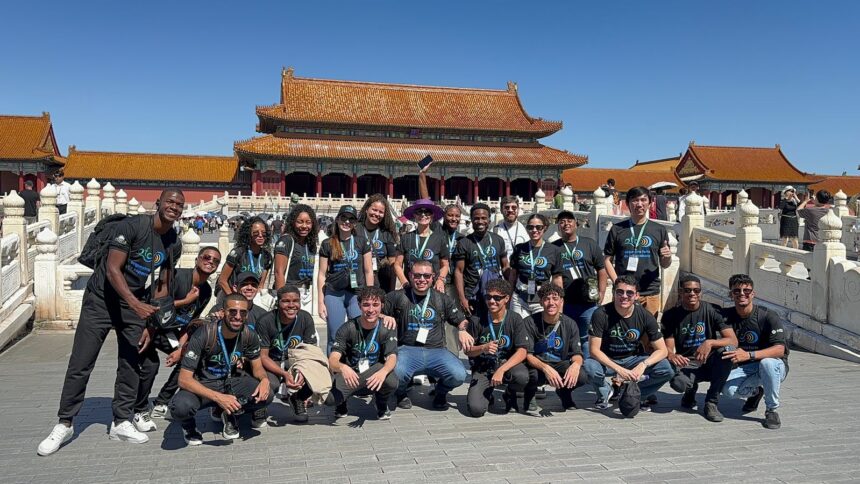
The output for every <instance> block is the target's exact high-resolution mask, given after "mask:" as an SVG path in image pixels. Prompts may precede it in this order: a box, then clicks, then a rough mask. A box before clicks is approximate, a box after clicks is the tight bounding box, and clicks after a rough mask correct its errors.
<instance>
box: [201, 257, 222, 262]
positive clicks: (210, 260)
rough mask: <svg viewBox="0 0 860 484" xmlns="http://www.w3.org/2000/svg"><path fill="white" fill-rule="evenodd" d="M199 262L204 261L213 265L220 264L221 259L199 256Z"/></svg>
mask: <svg viewBox="0 0 860 484" xmlns="http://www.w3.org/2000/svg"><path fill="white" fill-rule="evenodd" d="M200 259H201V260H205V261H206V262H214V263H215V264H217V263H219V262H221V259H219V258H217V257H215V256H213V255H201V256H200Z"/></svg>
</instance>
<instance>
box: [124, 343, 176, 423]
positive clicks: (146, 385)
mask: <svg viewBox="0 0 860 484" xmlns="http://www.w3.org/2000/svg"><path fill="white" fill-rule="evenodd" d="M174 334H176V333H175V332H174ZM176 339H177V340H178V339H179V335H178V334H176ZM174 349H175V348H174V347H173V346H172V345H171V344H170V340H168V339H167V334H165V333H162V332H158V333H156V335H155V336H153V341H152V343H151V344H150V345H149V348H147V350H146V351H145V352H144V353H143V354H142V355H140V383H139V384H138V386H137V400H136V401H135V403H134V412H135V413H140V412H145V411H147V410H148V409H149V393H150V392H151V391H152V385H153V384H155V377H156V376H157V375H158V367H159V366H161V360H160V358H159V356H158V352H159V351H160V352H162V353H164V354H165V355H169V354H170V353H172V352H173V350H174ZM172 370H173V371H172V372H171V373H170V377H169V378H168V379H167V382H166V383H165V384H164V386H163V387H161V391H160V392H159V393H158V397H157V398H156V399H155V404H156V405H166V404H167V402H169V401H170V399H171V398H172V397H173V394H174V393H176V390H178V389H179V363H177V364H175V365H173V368H172Z"/></svg>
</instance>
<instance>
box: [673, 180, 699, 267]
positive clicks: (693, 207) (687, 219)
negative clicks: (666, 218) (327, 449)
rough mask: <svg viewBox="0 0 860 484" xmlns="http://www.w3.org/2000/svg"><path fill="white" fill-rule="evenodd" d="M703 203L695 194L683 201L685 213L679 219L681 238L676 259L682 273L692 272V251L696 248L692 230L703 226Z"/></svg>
mask: <svg viewBox="0 0 860 484" xmlns="http://www.w3.org/2000/svg"><path fill="white" fill-rule="evenodd" d="M703 203H704V201H703V199H702V197H701V196H699V194H697V193H691V194H690V196H688V197H687V198H686V199H685V200H684V207H685V210H686V211H685V212H684V216H683V217H681V233H680V234H678V236H679V237H681V240H679V241H678V259H679V260H680V265H681V270H682V271H684V272H693V250H695V248H696V241H695V240H694V238H693V229H695V228H702V227H704V226H705V216H704V215H703V214H702V204H703Z"/></svg>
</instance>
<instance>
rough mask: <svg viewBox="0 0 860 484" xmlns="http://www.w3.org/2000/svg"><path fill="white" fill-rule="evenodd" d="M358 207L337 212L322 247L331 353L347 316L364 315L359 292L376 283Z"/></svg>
mask: <svg viewBox="0 0 860 484" xmlns="http://www.w3.org/2000/svg"><path fill="white" fill-rule="evenodd" d="M357 221H358V219H357V217H356V213H355V207H353V206H352V205H344V206H342V207H340V210H338V212H337V218H336V219H335V221H334V225H332V229H331V236H330V237H329V238H327V239H325V240H323V242H322V244H321V246H320V252H319V258H320V266H319V273H318V276H317V279H318V281H319V289H318V290H319V295H318V297H319V300H320V301H323V304H321V305H320V306H319V313H320V317H321V318H323V319H325V320H326V325H327V328H328V346H327V352H331V345H332V344H333V343H334V336H335V334H336V333H337V330H338V329H339V328H340V327H341V325H343V323H344V322H345V321H346V318H347V316H348V317H349V318H350V319H352V318H357V317H359V316H360V315H361V309H359V307H358V298H357V297H356V293H357V292H358V289H359V288H361V287H364V286H372V285H373V267H372V262H371V259H372V255H371V253H370V244H369V243H368V241H367V239H365V238H364V237H363V236H361V235H358V234H357V233H356V232H357V231H356V230H355V226H356V223H357Z"/></svg>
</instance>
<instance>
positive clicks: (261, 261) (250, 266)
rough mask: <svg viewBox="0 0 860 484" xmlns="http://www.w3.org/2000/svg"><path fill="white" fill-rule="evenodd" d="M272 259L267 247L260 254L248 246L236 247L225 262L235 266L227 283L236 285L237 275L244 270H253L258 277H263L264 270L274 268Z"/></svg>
mask: <svg viewBox="0 0 860 484" xmlns="http://www.w3.org/2000/svg"><path fill="white" fill-rule="evenodd" d="M272 261H273V259H272V254H271V253H270V252H269V251H268V250H266V249H262V250H260V253H259V254H254V253H253V252H251V249H248V248H247V247H241V246H239V247H234V248H233V249H232V250H231V251H230V253H229V254H227V259H226V260H225V262H224V263H225V264H226V265H228V266H230V267H232V268H233V272H232V273H230V278H229V279H228V281H227V283H228V284H230V285H231V286H233V285H235V284H236V277H238V276H239V274H241V273H243V272H253V273H254V274H256V275H257V277H262V275H263V272H266V271H268V270H269V269H271V268H272Z"/></svg>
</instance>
